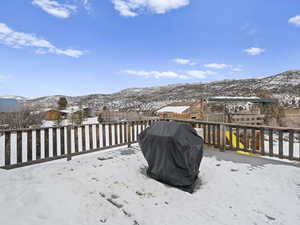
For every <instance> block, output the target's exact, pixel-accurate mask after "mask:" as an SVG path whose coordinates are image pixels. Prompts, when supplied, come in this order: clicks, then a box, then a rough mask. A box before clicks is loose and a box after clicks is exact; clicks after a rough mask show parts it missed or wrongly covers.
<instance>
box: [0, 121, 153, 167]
mask: <svg viewBox="0 0 300 225" xmlns="http://www.w3.org/2000/svg"><path fill="white" fill-rule="evenodd" d="M154 122H155V120H147V121H144V120H143V121H128V122H117V123H112V122H110V123H101V124H90V125H82V126H78V127H72V126H64V127H51V128H40V129H21V130H2V131H0V167H1V168H7V169H9V168H15V167H20V166H25V165H31V164H35V163H40V162H45V161H49V160H56V159H61V158H67V159H68V160H70V159H71V157H72V156H75V155H79V154H84V153H89V152H94V151H99V150H103V149H107V148H112V147H117V146H122V145H130V144H131V143H134V142H136V141H137V135H138V134H139V133H140V132H141V131H142V130H144V129H145V128H146V127H148V126H150V125H151V124H152V123H154Z"/></svg>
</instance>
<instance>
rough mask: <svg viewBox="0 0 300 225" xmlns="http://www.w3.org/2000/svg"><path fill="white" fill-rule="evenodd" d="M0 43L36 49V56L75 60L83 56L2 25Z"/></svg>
mask: <svg viewBox="0 0 300 225" xmlns="http://www.w3.org/2000/svg"><path fill="white" fill-rule="evenodd" d="M0 43H3V44H5V45H8V46H11V47H13V48H22V47H33V48H37V50H36V53H38V54H46V53H52V54H58V55H66V56H71V57H75V58H78V57H80V56H82V55H83V54H84V52H83V51H80V50H76V49H66V50H63V49H59V48H57V47H55V46H54V45H53V44H51V43H50V42H49V41H47V40H44V39H42V38H39V37H37V36H36V35H35V34H28V33H23V32H16V31H13V30H12V29H11V28H9V27H8V26H7V25H6V24H4V23H0Z"/></svg>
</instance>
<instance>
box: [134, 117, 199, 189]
mask: <svg viewBox="0 0 300 225" xmlns="http://www.w3.org/2000/svg"><path fill="white" fill-rule="evenodd" d="M138 142H139V145H140V147H141V150H142V152H143V154H144V157H145V159H146V161H147V162H148V166H149V167H148V170H147V174H148V176H150V177H152V178H154V179H156V180H158V181H161V182H163V183H165V184H169V185H172V186H175V187H178V188H179V189H181V190H184V191H187V192H190V193H192V192H193V190H194V185H195V182H196V180H197V177H198V173H199V167H200V163H201V160H202V154H203V140H202V138H201V137H200V136H198V134H197V133H196V131H195V130H194V129H193V127H192V126H191V125H190V124H187V123H179V122H165V121H163V122H156V123H155V124H154V125H153V126H151V127H148V128H147V129H145V130H144V131H143V132H142V133H141V134H140V135H139V136H138Z"/></svg>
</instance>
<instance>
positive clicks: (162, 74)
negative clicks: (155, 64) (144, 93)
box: [123, 70, 215, 80]
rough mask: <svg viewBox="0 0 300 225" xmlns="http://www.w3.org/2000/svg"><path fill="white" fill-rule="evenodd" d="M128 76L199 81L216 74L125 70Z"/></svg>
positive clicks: (209, 72)
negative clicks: (194, 79)
mask: <svg viewBox="0 0 300 225" xmlns="http://www.w3.org/2000/svg"><path fill="white" fill-rule="evenodd" d="M123 72H125V73H127V74H131V75H137V76H143V77H147V78H151V77H154V78H156V79H159V78H177V79H183V80H186V79H191V78H197V79H204V78H206V77H207V76H208V75H213V74H215V73H214V72H212V71H209V70H207V71H201V70H189V71H185V72H182V73H177V72H173V71H167V72H160V71H144V70H125V71H123Z"/></svg>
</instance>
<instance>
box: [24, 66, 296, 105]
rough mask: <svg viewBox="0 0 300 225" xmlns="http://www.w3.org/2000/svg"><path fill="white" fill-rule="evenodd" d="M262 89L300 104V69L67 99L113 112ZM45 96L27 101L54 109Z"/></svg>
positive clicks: (51, 98)
mask: <svg viewBox="0 0 300 225" xmlns="http://www.w3.org/2000/svg"><path fill="white" fill-rule="evenodd" d="M259 89H267V90H270V91H271V92H272V93H273V94H274V96H275V97H277V98H279V99H280V100H281V101H282V102H285V103H287V104H290V103H294V104H296V105H298V106H299V105H300V70H289V71H286V72H283V73H279V74H275V75H271V76H265V77H260V78H243V79H224V80H219V81H212V82H195V83H180V84H170V85H166V86H155V87H145V88H126V89H123V90H121V91H118V92H114V93H112V94H90V95H83V96H65V97H66V98H67V100H68V102H69V103H70V104H71V105H79V104H84V105H87V106H90V107H94V108H97V107H98V108H101V107H102V106H104V105H106V106H108V107H110V108H113V109H141V110H153V109H157V108H159V107H161V106H163V105H166V104H169V103H172V102H176V101H195V100H197V99H199V98H203V97H211V96H248V97H250V96H254V95H255V92H256V91H257V90H259ZM61 96H64V95H53V96H44V97H39V98H31V99H24V100H23V102H24V103H25V104H27V105H31V106H40V107H43V108H50V107H55V106H56V102H57V100H58V99H59V97H61Z"/></svg>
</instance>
